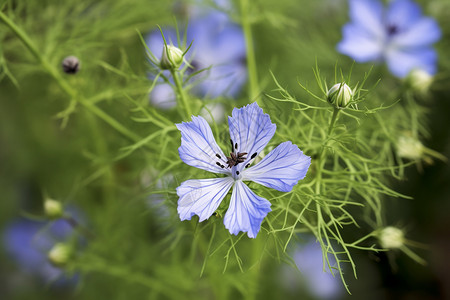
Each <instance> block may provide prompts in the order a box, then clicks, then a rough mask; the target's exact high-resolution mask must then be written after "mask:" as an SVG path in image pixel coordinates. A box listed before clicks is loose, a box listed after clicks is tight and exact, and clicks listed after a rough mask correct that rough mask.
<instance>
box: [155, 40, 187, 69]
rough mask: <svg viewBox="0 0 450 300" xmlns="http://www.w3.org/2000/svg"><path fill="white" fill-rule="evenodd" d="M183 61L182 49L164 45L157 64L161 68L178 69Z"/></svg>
mask: <svg viewBox="0 0 450 300" xmlns="http://www.w3.org/2000/svg"><path fill="white" fill-rule="evenodd" d="M182 63H183V51H181V50H180V49H179V48H177V47H175V46H172V45H167V46H166V45H164V48H163V52H162V55H161V61H160V63H159V66H160V67H161V69H163V70H170V69H178V68H179V67H180V66H181V64H182Z"/></svg>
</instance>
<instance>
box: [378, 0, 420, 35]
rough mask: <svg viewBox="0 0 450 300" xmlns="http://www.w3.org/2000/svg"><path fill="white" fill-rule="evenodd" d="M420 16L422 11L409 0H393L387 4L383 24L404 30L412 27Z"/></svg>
mask: <svg viewBox="0 0 450 300" xmlns="http://www.w3.org/2000/svg"><path fill="white" fill-rule="evenodd" d="M421 16H422V11H421V9H420V6H419V5H418V4H417V3H415V2H413V1H410V0H394V1H391V2H390V3H389V7H388V8H387V11H386V21H385V22H386V24H388V25H395V26H397V27H398V29H399V30H404V29H407V28H409V27H410V26H413V25H414V23H416V22H417V21H418V20H419V19H420V17H421Z"/></svg>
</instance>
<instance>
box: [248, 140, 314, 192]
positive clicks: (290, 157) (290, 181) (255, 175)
mask: <svg viewBox="0 0 450 300" xmlns="http://www.w3.org/2000/svg"><path fill="white" fill-rule="evenodd" d="M310 164H311V158H310V157H309V156H307V155H305V154H303V152H302V151H301V150H300V149H299V148H298V147H297V145H294V144H292V143H291V142H289V141H288V142H284V143H282V144H280V145H279V146H278V147H276V148H275V149H273V150H272V151H271V152H270V153H269V154H268V155H266V156H265V157H264V158H263V159H262V160H261V161H260V162H259V163H258V164H256V165H255V166H253V167H250V168H249V169H244V170H243V171H242V180H252V181H254V182H257V183H259V184H262V185H264V186H267V187H270V188H273V189H276V190H278V191H281V192H290V191H291V190H292V188H293V187H294V185H296V184H297V183H298V181H299V180H301V179H303V178H304V177H305V175H306V172H307V171H308V168H309V165H310Z"/></svg>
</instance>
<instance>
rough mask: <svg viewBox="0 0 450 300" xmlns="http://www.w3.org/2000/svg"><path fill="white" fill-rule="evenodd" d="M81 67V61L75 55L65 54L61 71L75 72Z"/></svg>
mask: <svg viewBox="0 0 450 300" xmlns="http://www.w3.org/2000/svg"><path fill="white" fill-rule="evenodd" d="M80 67H81V63H80V61H79V60H78V58H77V57H75V56H67V57H66V58H64V60H63V62H62V68H63V71H64V72H65V73H67V74H76V73H77V72H78V71H79V70H80Z"/></svg>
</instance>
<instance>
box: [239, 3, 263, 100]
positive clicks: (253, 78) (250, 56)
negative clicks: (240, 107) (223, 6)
mask: <svg viewBox="0 0 450 300" xmlns="http://www.w3.org/2000/svg"><path fill="white" fill-rule="evenodd" d="M240 3H241V24H242V29H243V31H244V37H245V45H246V51H247V69H248V79H249V96H250V99H255V100H256V99H257V97H258V95H259V92H260V90H259V86H258V72H257V69H256V59H255V51H254V48H253V37H252V28H251V23H250V18H249V15H248V10H249V1H248V0H241V1H240ZM256 101H257V100H256ZM257 102H258V101H257ZM259 104H260V103H259Z"/></svg>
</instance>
